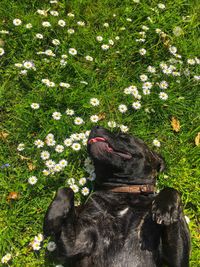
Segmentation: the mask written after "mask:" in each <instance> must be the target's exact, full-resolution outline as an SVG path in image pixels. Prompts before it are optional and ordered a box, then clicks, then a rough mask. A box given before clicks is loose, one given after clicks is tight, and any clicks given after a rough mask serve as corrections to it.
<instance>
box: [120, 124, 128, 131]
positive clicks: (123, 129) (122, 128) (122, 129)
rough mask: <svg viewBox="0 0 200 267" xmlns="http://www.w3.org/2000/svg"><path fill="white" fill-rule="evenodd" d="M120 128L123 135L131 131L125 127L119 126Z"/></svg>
mask: <svg viewBox="0 0 200 267" xmlns="http://www.w3.org/2000/svg"><path fill="white" fill-rule="evenodd" d="M119 128H120V130H121V132H122V133H127V132H128V130H129V128H128V127H127V126H125V125H119Z"/></svg>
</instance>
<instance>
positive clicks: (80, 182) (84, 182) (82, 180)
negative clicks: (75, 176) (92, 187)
mask: <svg viewBox="0 0 200 267" xmlns="http://www.w3.org/2000/svg"><path fill="white" fill-rule="evenodd" d="M86 182H87V180H86V178H85V177H83V178H81V179H80V180H79V184H80V185H82V186H83V185H84V184H86Z"/></svg>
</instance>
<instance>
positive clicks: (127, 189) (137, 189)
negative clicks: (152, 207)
mask: <svg viewBox="0 0 200 267" xmlns="http://www.w3.org/2000/svg"><path fill="white" fill-rule="evenodd" d="M155 189H156V188H155V186H154V185H148V184H143V185H128V186H119V187H114V188H112V189H110V191H112V192H116V193H154V192H155Z"/></svg>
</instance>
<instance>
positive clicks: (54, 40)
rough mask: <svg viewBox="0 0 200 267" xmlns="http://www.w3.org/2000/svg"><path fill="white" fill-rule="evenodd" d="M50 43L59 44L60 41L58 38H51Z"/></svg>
mask: <svg viewBox="0 0 200 267" xmlns="http://www.w3.org/2000/svg"><path fill="white" fill-rule="evenodd" d="M52 44H53V45H59V44H60V41H59V40H58V39H53V40H52Z"/></svg>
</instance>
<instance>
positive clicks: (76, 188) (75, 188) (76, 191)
mask: <svg viewBox="0 0 200 267" xmlns="http://www.w3.org/2000/svg"><path fill="white" fill-rule="evenodd" d="M70 188H71V189H72V190H73V191H74V193H78V191H79V187H78V186H77V185H76V184H72V185H70Z"/></svg>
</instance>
